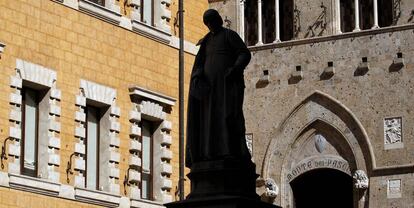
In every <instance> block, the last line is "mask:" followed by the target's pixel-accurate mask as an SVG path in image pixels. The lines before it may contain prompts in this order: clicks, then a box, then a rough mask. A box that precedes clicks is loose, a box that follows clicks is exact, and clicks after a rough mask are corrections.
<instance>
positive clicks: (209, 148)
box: [186, 9, 251, 168]
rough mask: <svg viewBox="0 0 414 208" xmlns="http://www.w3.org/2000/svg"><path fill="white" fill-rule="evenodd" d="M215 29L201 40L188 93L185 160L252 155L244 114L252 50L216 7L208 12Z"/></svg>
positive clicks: (206, 21) (208, 23)
mask: <svg viewBox="0 0 414 208" xmlns="http://www.w3.org/2000/svg"><path fill="white" fill-rule="evenodd" d="M203 20H204V24H205V25H206V26H207V27H208V28H209V30H210V32H209V33H208V34H207V35H205V37H204V38H203V39H201V40H200V41H199V43H198V45H200V49H199V52H198V54H197V56H196V58H195V62H194V67H193V69H192V73H191V81H190V93H189V98H188V117H187V147H186V166H187V167H189V168H191V166H192V164H193V163H196V162H199V161H212V160H217V159H238V160H246V161H247V160H250V153H249V151H248V149H247V145H246V139H245V124H244V123H245V122H244V116H243V97H244V88H245V85H244V76H243V71H244V69H245V68H246V66H247V65H248V63H249V62H250V59H251V55H250V51H249V50H248V49H247V47H246V45H245V44H244V42H243V40H242V39H241V38H240V37H239V35H238V34H237V33H236V32H234V31H232V30H230V29H227V28H224V27H223V26H222V25H223V20H222V18H221V17H220V15H219V13H218V12H217V11H216V10H213V9H210V10H207V11H206V12H205V14H204V17H203Z"/></svg>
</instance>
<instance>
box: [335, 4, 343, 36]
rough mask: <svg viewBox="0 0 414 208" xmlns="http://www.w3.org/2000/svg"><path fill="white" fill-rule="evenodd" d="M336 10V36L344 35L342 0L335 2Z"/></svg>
mask: <svg viewBox="0 0 414 208" xmlns="http://www.w3.org/2000/svg"><path fill="white" fill-rule="evenodd" d="M335 10H336V12H335V13H336V19H335V25H336V34H342V30H341V0H335Z"/></svg>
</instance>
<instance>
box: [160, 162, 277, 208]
mask: <svg viewBox="0 0 414 208" xmlns="http://www.w3.org/2000/svg"><path fill="white" fill-rule="evenodd" d="M255 169H256V168H255V165H254V164H253V163H252V162H251V161H250V160H248V161H239V160H231V159H228V160H216V161H206V162H199V163H195V164H193V166H192V167H191V172H190V173H189V174H188V177H189V178H190V180H191V193H190V194H189V195H188V196H187V198H186V199H185V200H183V201H179V202H173V203H169V204H165V206H166V207H167V208H239V207H240V208H241V207H246V208H254V207H258V208H277V206H275V205H271V204H267V203H264V202H262V201H260V197H259V196H258V195H257V194H256V179H257V177H258V175H257V174H256V172H255V171H256V170H255Z"/></svg>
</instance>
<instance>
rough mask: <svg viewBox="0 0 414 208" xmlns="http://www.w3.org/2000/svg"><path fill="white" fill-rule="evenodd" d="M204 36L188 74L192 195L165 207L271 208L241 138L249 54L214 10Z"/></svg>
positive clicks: (207, 16) (206, 16)
mask: <svg viewBox="0 0 414 208" xmlns="http://www.w3.org/2000/svg"><path fill="white" fill-rule="evenodd" d="M203 21H204V24H205V25H206V26H207V27H208V28H209V30H210V31H209V33H208V34H207V35H205V36H204V38H203V39H201V40H200V41H199V45H200V49H199V52H198V54H197V56H196V59H195V62H194V67H193V70H192V73H191V81H190V92H189V97H188V117H187V146H186V166H187V167H188V168H190V170H191V171H190V173H189V174H188V175H187V176H188V178H190V180H191V192H190V194H189V195H188V196H187V198H186V200H183V201H179V202H173V203H169V204H166V205H165V206H167V208H239V207H240V208H241V207H243V208H244V207H246V208H256V207H257V208H259V207H260V208H276V206H273V205H270V204H267V203H264V202H261V201H260V197H259V196H258V195H257V194H256V178H257V177H258V175H257V174H256V167H255V165H254V163H253V162H252V161H251V156H250V153H249V150H248V149H247V144H246V139H245V131H246V130H245V125H244V116H243V97H244V87H245V86H244V76H243V71H244V69H245V67H246V66H247V64H249V62H250V59H251V55H250V51H249V50H248V49H247V47H246V45H245V44H244V42H243V40H242V39H241V38H240V37H239V35H238V34H237V33H236V32H234V31H232V30H230V29H226V28H223V26H222V25H223V20H222V18H221V17H220V15H219V13H218V12H217V11H216V10H213V9H209V10H207V11H206V12H205V13H204V16H203Z"/></svg>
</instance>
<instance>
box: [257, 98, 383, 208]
mask: <svg viewBox="0 0 414 208" xmlns="http://www.w3.org/2000/svg"><path fill="white" fill-rule="evenodd" d="M316 132H320V133H322V134H324V135H327V137H331V138H333V139H331V140H330V143H331V144H332V146H333V147H335V148H336V149H337V150H336V151H337V153H338V155H336V156H335V155H331V156H333V157H332V158H333V160H332V161H338V163H339V161H343V163H345V167H347V168H348V169H349V170H345V169H344V170H342V172H348V175H350V176H351V175H352V173H353V172H354V171H356V170H364V171H366V172H367V174H368V175H370V173H371V172H372V170H373V169H374V168H375V167H376V165H375V157H374V153H373V148H372V146H371V143H370V140H369V138H368V135H367V133H366V131H365V129H364V128H363V126H362V124H361V123H360V121H359V120H358V119H357V117H356V116H355V115H354V114H353V113H352V112H351V111H350V110H349V109H348V108H347V107H346V106H344V105H343V104H342V103H340V102H339V101H338V100H336V99H334V98H333V97H331V96H329V95H327V94H325V93H323V92H320V91H315V92H313V93H312V94H311V95H309V96H307V97H306V98H305V99H304V100H303V101H302V102H300V103H299V104H298V105H296V106H295V107H294V108H293V110H292V111H291V112H290V113H289V114H288V115H287V117H286V118H285V119H284V120H283V122H282V123H281V124H280V125H279V126H278V127H277V128H276V129H275V130H274V131H273V134H272V135H273V136H274V138H272V140H271V141H270V143H269V145H268V149H267V151H266V154H265V157H264V160H263V164H262V172H261V175H262V177H263V178H273V179H274V180H275V181H276V182H277V183H278V184H280V188H281V189H280V195H281V196H282V197H281V199H283V200H282V201H281V206H286V205H287V204H290V203H292V202H291V201H289V200H291V199H292V191H291V189H290V185H289V183H290V181H291V180H293V177H291V178H290V179H289V178H288V174H289V173H292V171H294V169H295V167H297V166H298V165H301V164H302V163H304V162H303V161H306V162H308V160H311V159H309V158H312V157H307V158H299V157H297V155H295V154H296V153H295V151H296V152H303V151H304V149H301V148H300V146H304V144H305V143H306V141H309V138H310V137H311V136H314V135H315V134H316ZM335 142H336V144H335ZM340 148H343V149H342V150H341V149H340ZM299 154H300V153H299ZM328 157H330V156H328ZM328 157H326V156H325V157H321V158H316V159H315V158H313V160H311V161H312V163H315V162H317V161H318V160H326V159H327V158H328ZM335 158H337V159H335ZM328 159H329V158H328ZM330 168H332V169H334V167H330ZM312 169H315V168H311V169H310V170H312ZM316 169H317V168H316ZM298 171H299V170H298ZM302 171H303V170H302ZM304 172H306V171H304ZM304 172H300V173H298V175H300V174H302V173H304ZM355 200H356V201H355V202H357V201H358V200H360V198H359V197H355Z"/></svg>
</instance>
